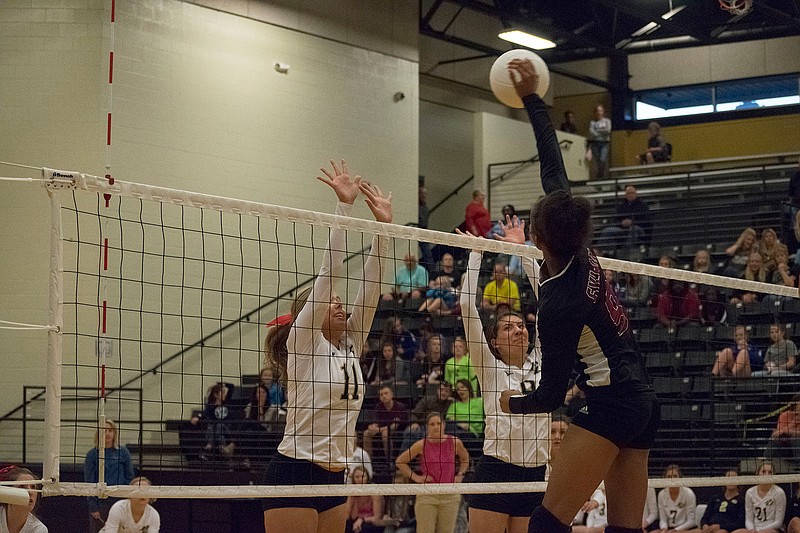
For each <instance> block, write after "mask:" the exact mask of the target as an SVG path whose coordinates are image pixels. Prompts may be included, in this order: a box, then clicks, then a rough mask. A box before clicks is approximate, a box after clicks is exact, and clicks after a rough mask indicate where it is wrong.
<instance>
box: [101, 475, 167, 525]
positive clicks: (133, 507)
mask: <svg viewBox="0 0 800 533" xmlns="http://www.w3.org/2000/svg"><path fill="white" fill-rule="evenodd" d="M131 485H133V486H136V487H142V486H144V487H149V486H150V485H151V483H150V480H149V479H147V478H146V477H137V478H134V479H133V481H131ZM154 501H155V500H150V499H148V498H129V499H126V500H120V501H118V502H117V503H115V504H114V505H112V506H111V511H109V513H108V520H106V525H105V526H104V527H103V529H101V530H100V533H127V532H128V531H130V532H131V533H133V532H136V531H144V532H146V533H158V531H159V530H160V529H161V517H160V516H159V515H158V511H156V510H155V508H153V506H152V505H150V504H151V503H152V502H154Z"/></svg>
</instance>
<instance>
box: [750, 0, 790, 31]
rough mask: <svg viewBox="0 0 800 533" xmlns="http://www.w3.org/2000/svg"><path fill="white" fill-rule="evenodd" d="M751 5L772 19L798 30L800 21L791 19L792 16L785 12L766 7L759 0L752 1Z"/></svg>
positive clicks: (769, 6) (761, 0)
mask: <svg viewBox="0 0 800 533" xmlns="http://www.w3.org/2000/svg"><path fill="white" fill-rule="evenodd" d="M753 3H754V4H755V5H756V6H757V7H758V10H759V11H763V12H764V13H767V14H768V15H770V16H771V17H772V18H773V19H779V20H782V21H783V22H785V23H787V24H789V25H791V26H794V27H795V28H797V29H800V19H798V18H797V17H793V16H792V15H790V14H789V13H787V12H786V11H783V10H782V9H777V8H774V7H772V6H771V5H768V4H767V3H766V2H764V1H763V0H759V1H755V0H754V1H753Z"/></svg>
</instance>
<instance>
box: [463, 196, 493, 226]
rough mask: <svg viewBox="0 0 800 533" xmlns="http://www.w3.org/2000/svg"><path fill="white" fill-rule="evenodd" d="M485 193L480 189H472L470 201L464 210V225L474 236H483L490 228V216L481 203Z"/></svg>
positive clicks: (484, 198)
mask: <svg viewBox="0 0 800 533" xmlns="http://www.w3.org/2000/svg"><path fill="white" fill-rule="evenodd" d="M484 201H486V194H484V192H483V191H482V190H480V189H475V190H474V191H472V201H471V202H470V203H469V204H468V205H467V209H466V210H465V212H464V226H465V227H466V228H467V231H468V232H470V233H472V234H473V235H475V236H476V237H485V236H486V234H488V233H489V230H491V229H492V216H491V215H490V214H489V210H488V209H486V206H484V205H483V202H484Z"/></svg>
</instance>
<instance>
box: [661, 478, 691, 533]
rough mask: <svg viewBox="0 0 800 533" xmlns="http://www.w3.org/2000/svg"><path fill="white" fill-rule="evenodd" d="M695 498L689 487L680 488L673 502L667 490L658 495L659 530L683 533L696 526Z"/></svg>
mask: <svg viewBox="0 0 800 533" xmlns="http://www.w3.org/2000/svg"><path fill="white" fill-rule="evenodd" d="M696 515H697V498H695V495H694V491H693V490H692V489H690V488H689V487H680V488H679V492H678V498H677V499H675V500H673V499H672V498H671V497H670V495H669V489H668V488H667V489H661V492H659V493H658V519H659V527H660V528H661V529H675V530H678V531H683V530H686V529H692V528H694V527H696V526H697V517H696Z"/></svg>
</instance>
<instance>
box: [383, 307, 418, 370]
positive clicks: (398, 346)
mask: <svg viewBox="0 0 800 533" xmlns="http://www.w3.org/2000/svg"><path fill="white" fill-rule="evenodd" d="M387 342H391V343H392V344H394V351H395V353H396V354H397V355H399V356H400V357H401V358H403V359H405V360H406V361H410V360H412V359H413V358H414V356H415V355H416V354H417V348H418V346H417V337H416V336H415V335H414V334H413V333H411V331H409V329H408V328H407V327H406V326H405V324H403V321H402V320H400V319H399V318H397V317H389V318H387V319H386V323H385V324H384V327H383V333H382V334H381V341H380V343H381V345H383V344H385V343H387Z"/></svg>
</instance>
